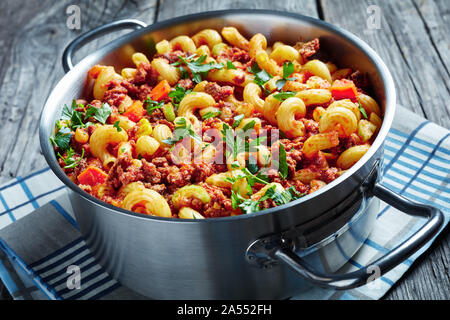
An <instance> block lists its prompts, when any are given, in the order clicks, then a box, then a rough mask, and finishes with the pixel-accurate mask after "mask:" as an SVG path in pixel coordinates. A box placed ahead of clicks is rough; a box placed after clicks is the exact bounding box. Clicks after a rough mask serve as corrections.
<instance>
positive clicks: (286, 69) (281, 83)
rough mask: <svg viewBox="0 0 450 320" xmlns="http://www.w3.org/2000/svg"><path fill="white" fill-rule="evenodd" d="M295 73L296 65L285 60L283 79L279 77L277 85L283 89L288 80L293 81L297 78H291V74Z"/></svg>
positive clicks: (279, 88)
mask: <svg viewBox="0 0 450 320" xmlns="http://www.w3.org/2000/svg"><path fill="white" fill-rule="evenodd" d="M292 73H294V65H293V64H292V62H291V61H289V62H285V63H284V64H283V79H279V80H277V81H276V82H275V86H276V87H277V89H278V90H279V91H281V89H283V87H284V85H285V84H286V81H288V80H289V81H292V80H295V78H289V76H290V75H291V74H292Z"/></svg>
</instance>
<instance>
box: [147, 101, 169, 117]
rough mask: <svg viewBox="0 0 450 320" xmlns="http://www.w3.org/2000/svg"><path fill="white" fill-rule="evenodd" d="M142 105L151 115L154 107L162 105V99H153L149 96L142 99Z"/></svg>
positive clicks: (157, 107)
mask: <svg viewBox="0 0 450 320" xmlns="http://www.w3.org/2000/svg"><path fill="white" fill-rule="evenodd" d="M144 106H145V108H146V109H147V114H148V115H151V114H152V113H153V111H155V110H156V109H159V108H162V107H163V106H164V101H159V102H158V101H155V100H152V99H151V98H147V99H145V100H144Z"/></svg>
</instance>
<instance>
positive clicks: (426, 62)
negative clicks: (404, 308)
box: [320, 0, 450, 299]
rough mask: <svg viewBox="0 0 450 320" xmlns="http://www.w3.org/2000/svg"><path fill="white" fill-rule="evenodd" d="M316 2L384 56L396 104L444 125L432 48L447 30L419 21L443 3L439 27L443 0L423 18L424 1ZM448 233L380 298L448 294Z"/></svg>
mask: <svg viewBox="0 0 450 320" xmlns="http://www.w3.org/2000/svg"><path fill="white" fill-rule="evenodd" d="M444 2H445V4H444ZM320 3H321V6H322V11H323V15H324V18H325V20H327V21H329V22H331V23H334V24H336V25H339V26H341V27H343V28H344V29H347V30H349V31H350V32H353V33H355V34H356V35H357V36H359V37H360V38H361V39H363V40H364V41H366V42H367V43H368V44H369V45H370V46H372V48H374V50H375V51H377V52H378V53H379V54H380V56H381V58H383V59H384V61H385V63H386V64H387V66H388V68H389V69H390V71H391V73H392V75H393V77H394V81H395V83H396V88H397V94H398V97H397V102H398V103H399V104H402V105H404V106H405V107H408V108H410V109H412V110H414V111H415V112H416V113H419V114H423V115H424V116H425V117H427V118H428V119H430V120H432V121H435V122H437V123H439V124H441V125H443V126H445V127H447V128H449V127H450V118H449V109H448V106H447V103H446V101H448V98H449V91H448V84H449V83H450V82H449V77H448V72H446V63H447V62H446V61H445V60H444V58H443V57H442V55H441V56H440V54H439V52H437V51H436V50H435V49H436V48H439V47H441V50H443V52H445V44H447V46H448V44H449V33H448V32H447V33H445V31H444V30H445V29H444V30H440V31H434V39H433V38H430V37H429V34H428V30H431V29H432V28H431V27H430V26H427V25H426V24H425V22H424V20H426V21H427V22H428V23H431V22H430V20H431V19H430V17H431V15H438V14H439V13H438V12H440V13H443V12H442V10H443V9H444V8H446V9H444V14H443V15H442V19H441V20H438V25H439V27H438V28H437V29H439V28H440V27H442V25H443V24H445V20H444V19H445V18H444V17H445V16H446V15H445V11H447V19H448V1H445V0H444V1H442V2H440V6H439V7H434V6H433V1H426V3H427V6H429V7H431V8H432V9H433V10H434V11H433V13H429V12H428V13H427V15H428V18H427V19H423V18H422V17H421V16H420V14H419V12H418V11H417V9H416V8H420V7H421V6H422V7H423V3H425V1H420V0H418V1H416V6H415V5H413V3H412V2H409V1H381V0H380V1H372V0H371V1H353V0H344V1H339V3H338V2H337V1H331V0H322V1H321V2H320ZM370 5H377V6H379V8H380V9H381V14H382V15H381V29H379V30H378V29H374V30H370V29H368V28H367V19H368V18H369V13H368V11H367V9H368V7H369V6H370ZM348 8H352V12H353V14H352V18H351V19H348V14H347V13H348ZM427 8H428V7H427ZM437 8H439V9H437ZM428 10H430V9H429V8H428ZM371 14H372V13H371ZM431 37H433V33H431ZM433 42H434V43H433ZM447 50H448V48H447ZM447 57H448V55H447ZM441 238H442V237H441ZM448 239H449V237H448V236H447V237H446V238H445V239H444V240H443V241H441V242H438V243H436V244H434V245H433V250H430V251H431V252H432V253H431V254H430V255H429V256H428V257H427V256H426V255H425V256H424V257H422V258H421V259H420V260H419V261H418V262H417V263H415V264H414V267H412V268H411V270H409V271H408V272H407V274H406V275H405V276H404V277H403V278H402V280H401V281H399V282H398V283H397V284H396V285H395V287H394V288H393V289H391V290H390V291H389V293H387V294H386V296H385V298H386V299H448V297H449V296H450V281H449V277H448V268H449V261H448V253H449V250H450V249H449V244H448Z"/></svg>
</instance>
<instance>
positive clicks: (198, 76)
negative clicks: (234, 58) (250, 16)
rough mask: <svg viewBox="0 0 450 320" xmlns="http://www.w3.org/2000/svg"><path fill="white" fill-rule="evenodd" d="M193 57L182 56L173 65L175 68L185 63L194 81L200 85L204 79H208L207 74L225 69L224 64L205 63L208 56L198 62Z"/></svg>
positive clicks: (200, 58)
mask: <svg viewBox="0 0 450 320" xmlns="http://www.w3.org/2000/svg"><path fill="white" fill-rule="evenodd" d="M193 57H194V55H193V56H190V57H187V58H184V57H182V56H178V58H179V59H180V60H178V61H177V62H175V63H173V64H172V65H174V66H179V65H181V64H182V63H184V64H185V65H186V66H187V67H188V68H189V70H191V73H192V80H193V81H194V82H196V83H200V82H202V81H203V78H204V77H206V75H207V73H208V72H209V71H211V70H214V69H222V68H223V67H224V65H223V63H217V62H214V61H211V62H208V63H204V62H205V60H206V55H203V56H200V57H199V58H198V59H197V60H192V58H193Z"/></svg>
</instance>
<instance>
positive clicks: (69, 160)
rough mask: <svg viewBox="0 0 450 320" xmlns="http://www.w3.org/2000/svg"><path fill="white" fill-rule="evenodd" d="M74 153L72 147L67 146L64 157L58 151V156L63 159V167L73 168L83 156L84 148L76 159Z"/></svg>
mask: <svg viewBox="0 0 450 320" xmlns="http://www.w3.org/2000/svg"><path fill="white" fill-rule="evenodd" d="M74 155H75V151H74V150H73V149H72V148H69V150H67V154H66V157H63V156H61V154H60V153H59V152H58V156H59V157H60V158H61V159H62V160H63V161H64V164H65V166H64V169H71V168H75V167H76V166H78V165H79V164H80V161H81V160H82V159H83V157H84V149H82V151H81V156H80V157H79V158H78V159H75V158H74V157H73V156H74Z"/></svg>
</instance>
